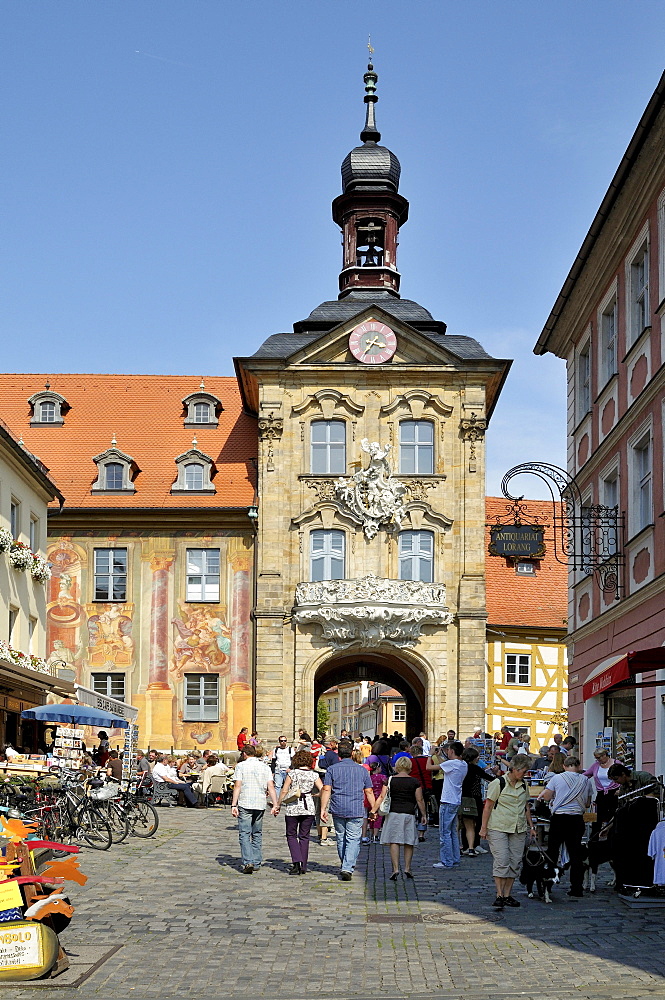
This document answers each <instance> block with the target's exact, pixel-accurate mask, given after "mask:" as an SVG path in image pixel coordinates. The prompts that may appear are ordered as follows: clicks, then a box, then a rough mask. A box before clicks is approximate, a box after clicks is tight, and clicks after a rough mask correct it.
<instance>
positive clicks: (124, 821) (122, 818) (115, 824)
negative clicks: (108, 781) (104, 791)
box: [104, 802, 130, 844]
mask: <svg viewBox="0 0 665 1000" xmlns="http://www.w3.org/2000/svg"><path fill="white" fill-rule="evenodd" d="M105 812H106V815H105V817H104V818H105V819H106V822H107V823H108V825H109V826H110V827H111V836H112V837H113V843H114V844H121V843H122V842H123V840H124V839H125V838H126V837H128V836H129V831H130V826H129V822H128V818H127V814H126V812H125V810H124V809H123V807H122V806H121V805H120V803H118V802H109V803H108V804H107V808H106V810H105Z"/></svg>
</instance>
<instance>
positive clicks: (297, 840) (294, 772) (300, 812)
mask: <svg viewBox="0 0 665 1000" xmlns="http://www.w3.org/2000/svg"><path fill="white" fill-rule="evenodd" d="M312 763H313V759H312V755H311V753H310V752H309V750H298V751H297V753H295V754H294V755H293V760H292V761H291V770H290V771H289V773H288V774H287V776H286V778H285V779H284V784H283V785H282V788H281V791H280V793H279V799H278V801H277V805H276V806H273V808H272V809H271V810H270V811H271V812H272V814H273V816H277V814H278V813H279V811H280V809H281V807H282V806H284V812H285V820H286V842H287V844H288V845H289V853H290V854H291V861H292V864H291V867H290V868H289V875H304V874H305V872H306V871H307V859H308V857H309V831H310V830H311V829H312V824H313V823H314V815H315V811H316V810H315V807H314V799H313V797H312V790H313V789H316V790H317V792H320V791H321V789H322V788H323V782H322V781H321V778H320V777H319V775H318V773H317V772H316V771H314V770H312Z"/></svg>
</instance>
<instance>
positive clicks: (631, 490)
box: [534, 74, 665, 774]
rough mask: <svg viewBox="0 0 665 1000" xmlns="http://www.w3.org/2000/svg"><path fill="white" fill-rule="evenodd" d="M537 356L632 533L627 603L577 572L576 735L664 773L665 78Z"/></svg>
mask: <svg viewBox="0 0 665 1000" xmlns="http://www.w3.org/2000/svg"><path fill="white" fill-rule="evenodd" d="M534 350H535V353H536V354H545V353H547V352H551V353H553V354H556V355H557V356H558V357H560V358H562V359H564V360H565V361H566V366H567V380H568V404H567V405H568V413H567V440H568V472H569V474H570V475H571V476H572V477H573V478H574V480H575V482H576V484H577V487H578V488H579V491H580V496H581V503H582V508H583V509H584V508H586V507H592V506H593V505H603V506H605V507H610V508H614V507H617V508H618V512H619V514H620V515H621V516H622V517H623V520H624V522H625V527H624V529H623V531H622V536H621V537H620V539H619V548H620V551H622V552H623V556H624V560H623V566H622V570H621V585H622V586H621V590H620V591H619V596H618V597H617V594H616V593H613V592H610V593H603V591H602V589H601V587H600V585H599V579H598V576H597V574H593V573H589V572H586V571H584V570H573V571H571V574H570V579H569V620H568V629H569V634H568V644H569V663H570V667H569V671H570V673H569V720H570V731H571V733H572V734H573V735H578V736H579V737H581V742H582V747H583V752H584V759H585V761H586V762H590V758H591V756H592V753H593V750H594V748H595V746H596V743H597V741H598V740H599V739H604V740H606V741H607V740H611V746H612V750H613V752H614V753H617V754H618V755H620V756H622V757H623V758H624V759H625V760H626V762H627V763H629V764H630V765H631V766H635V767H638V768H643V769H645V770H649V771H652V772H653V773H656V774H663V772H665V499H664V494H665V489H664V476H665V470H664V463H663V424H664V417H665V74H664V75H663V77H662V78H661V80H660V83H659V85H658V87H657V88H656V91H655V92H654V94H653V97H652V98H651V101H650V102H649V105H648V106H647V108H646V110H645V112H644V115H643V116H642V119H641V121H640V123H639V126H638V128H637V130H636V132H635V135H634V136H633V138H632V140H631V142H630V145H629V146H628V149H627V150H626V153H625V155H624V157H623V159H622V161H621V164H620V165H619V168H618V170H617V172H616V174H615V176H614V178H613V181H612V184H611V185H610V188H609V190H608V192H607V194H606V196H605V198H604V200H603V203H602V205H601V207H600V209H599V211H598V213H597V215H596V218H595V219H594V221H593V223H592V226H591V229H590V230H589V233H588V234H587V237H586V239H585V241H584V243H583V245H582V247H581V249H580V251H579V253H578V255H577V258H576V260H575V263H574V264H573V267H572V269H571V272H570V274H569V275H568V278H567V279H566V282H565V283H564V286H563V288H562V290H561V292H560V294H559V297H558V299H557V301H556V303H555V305H554V308H553V310H552V312H551V314H550V317H549V319H548V321H547V324H546V325H545V328H544V330H543V332H542V334H541V336H540V338H539V340H538V343H537V344H536V347H535V349H534ZM579 544H581V542H580V543H579ZM647 650H649V651H653V652H650V653H649V654H648V655H647V654H646V652H645V651H647ZM632 652H638V653H639V652H642V653H644V655H643V656H642V657H639V656H636V657H629V656H628V655H627V654H629V653H632Z"/></svg>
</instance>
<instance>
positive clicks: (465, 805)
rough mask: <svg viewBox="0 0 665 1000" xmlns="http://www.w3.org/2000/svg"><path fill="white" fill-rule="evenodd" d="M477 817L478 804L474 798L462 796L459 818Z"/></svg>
mask: <svg viewBox="0 0 665 1000" xmlns="http://www.w3.org/2000/svg"><path fill="white" fill-rule="evenodd" d="M477 815H478V804H477V802H476V800H475V799H474V798H472V797H471V796H470V795H463V796H462V803H461V805H460V816H477Z"/></svg>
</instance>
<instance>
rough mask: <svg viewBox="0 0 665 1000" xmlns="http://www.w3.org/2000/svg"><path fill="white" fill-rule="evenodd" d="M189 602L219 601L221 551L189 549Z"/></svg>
mask: <svg viewBox="0 0 665 1000" xmlns="http://www.w3.org/2000/svg"><path fill="white" fill-rule="evenodd" d="M187 600H188V601H210V602H212V603H215V604H216V603H217V601H219V549H187Z"/></svg>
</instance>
